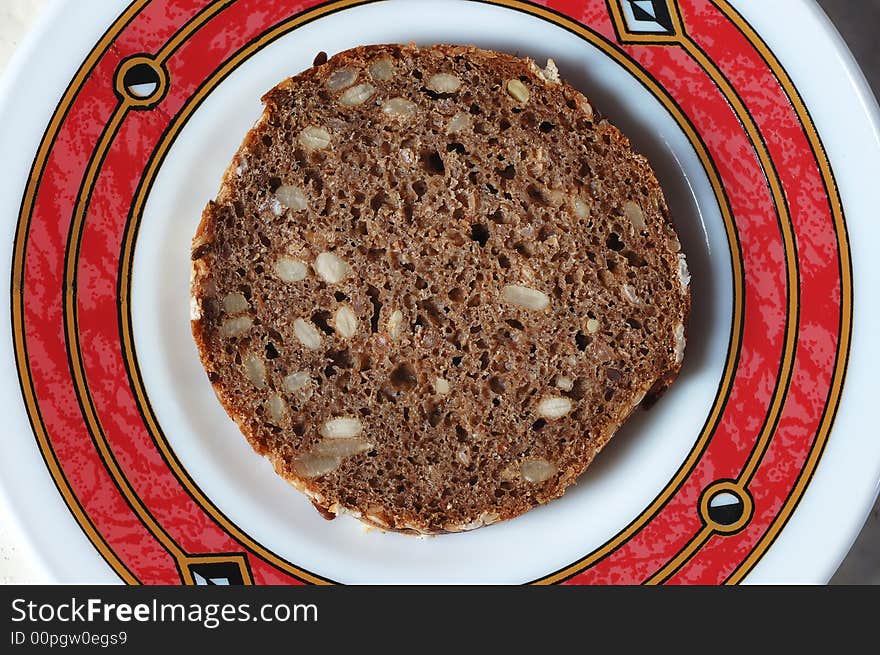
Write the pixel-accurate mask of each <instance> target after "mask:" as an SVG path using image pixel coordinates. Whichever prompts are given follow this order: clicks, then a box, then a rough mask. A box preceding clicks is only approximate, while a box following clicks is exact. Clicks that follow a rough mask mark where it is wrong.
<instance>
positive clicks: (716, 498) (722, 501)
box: [709, 491, 745, 525]
mask: <svg viewBox="0 0 880 655" xmlns="http://www.w3.org/2000/svg"><path fill="white" fill-rule="evenodd" d="M744 510H745V505H744V504H743V501H742V498H740V497H739V496H738V495H736V494H734V493H731V492H730V491H719V492H718V493H716V494H713V496H712V497H711V498H710V499H709V518H710V519H712V520H713V521H715V523H718V524H719V525H733V524H734V523H736V522H737V521H739V520H740V519H741V518H742V515H743V511H744Z"/></svg>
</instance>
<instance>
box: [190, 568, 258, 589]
mask: <svg viewBox="0 0 880 655" xmlns="http://www.w3.org/2000/svg"><path fill="white" fill-rule="evenodd" d="M188 566H189V571H190V573H192V578H193V580H194V581H195V583H196V584H197V585H218V586H219V585H243V584H244V579H243V578H242V576H241V567H239V565H238V564H236V563H235V562H202V563H200V564H189V565H188Z"/></svg>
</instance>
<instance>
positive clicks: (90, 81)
mask: <svg viewBox="0 0 880 655" xmlns="http://www.w3.org/2000/svg"><path fill="white" fill-rule="evenodd" d="M372 1H374V0H336V1H331V2H326V3H317V2H314V1H308V0H307V1H300V2H297V1H294V0H290V1H289V2H278V3H271V6H267V5H266V4H265V3H257V2H256V0H238V1H236V2H233V1H232V0H218V1H215V2H209V3H205V2H200V1H199V0H136V1H135V2H133V3H132V4H131V5H130V6H129V7H128V8H127V9H126V10H125V12H124V13H123V14H122V15H121V16H120V17H119V19H118V20H117V21H116V22H115V23H114V24H113V25H112V26H111V27H110V29H109V30H108V31H107V33H105V35H104V36H103V37H102V38H101V39H100V40H99V42H98V43H97V44H96V46H95V48H94V49H93V51H92V52H91V53H90V55H89V56H88V57H87V59H86V61H85V62H84V63H83V65H82V66H81V68H80V70H79V72H78V73H77V75H76V76H75V77H74V79H73V80H72V82H71V84H70V86H69V87H68V89H67V91H66V92H65V94H64V96H63V98H62V100H61V102H60V103H59V106H58V108H57V110H56V112H55V115H54V116H53V118H52V120H51V122H50V124H49V126H48V127H47V130H46V134H45V135H44V138H43V141H42V143H41V145H40V148H39V150H38V152H37V153H36V157H35V161H34V165H33V168H32V172H31V176H30V178H29V181H28V185H27V188H26V191H25V194H24V198H23V200H22V207H21V212H20V218H19V226H18V230H17V233H16V242H15V251H14V258H13V276H12V280H13V283H12V318H13V335H14V341H15V352H16V360H17V366H18V372H19V377H20V381H21V385H22V393H23V396H24V399H25V404H26V406H27V408H28V413H29V416H30V419H31V424H32V427H33V430H34V434H35V436H36V438H37V442H38V444H39V446H40V450H41V452H42V454H43V457H44V459H45V461H46V464H47V466H48V468H49V470H50V472H51V473H52V476H53V478H54V480H55V482H56V485H57V486H58V489H59V492H60V493H61V494H62V496H63V497H64V499H65V501H66V502H67V504H68V506H69V507H70V509H71V512H72V513H73V514H74V516H75V518H76V519H77V521H78V522H79V523H80V525H81V526H82V527H83V530H84V531H85V532H86V534H87V535H88V537H89V538H90V540H91V541H92V542H93V543H94V544H95V547H96V548H97V549H98V551H99V552H100V553H101V554H102V556H103V557H104V558H105V559H106V560H107V562H108V564H110V566H111V567H112V568H113V569H114V570H115V571H116V572H117V573H118V574H119V575H120V577H121V578H122V579H123V580H124V581H126V582H129V583H141V582H147V583H181V582H183V583H185V584H196V583H198V584H208V583H210V582H209V581H210V580H215V579H216V580H225V581H226V582H225V583H241V584H250V583H254V582H255V583H282V582H288V583H290V582H292V583H315V584H322V583H328V582H331V581H330V580H327V579H325V578H323V577H321V576H318V575H315V574H314V573H311V572H309V571H306V570H304V569H302V568H301V567H299V566H297V565H295V564H293V563H291V562H288V561H286V560H284V559H283V558H281V557H279V556H278V555H276V554H274V553H272V552H271V551H270V550H268V549H267V548H265V547H264V546H262V545H261V544H259V543H257V542H256V541H254V540H253V539H252V538H250V537H249V536H248V535H247V534H246V533H245V532H244V531H243V530H241V529H240V528H238V527H237V526H236V525H235V524H234V523H232V521H230V520H229V519H228V518H227V517H225V516H224V515H223V514H222V513H221V512H220V511H219V510H218V509H217V508H216V507H215V506H214V505H213V504H212V503H211V502H210V500H209V499H208V498H207V497H206V496H205V495H204V493H203V492H201V490H200V489H199V488H198V486H197V485H196V484H195V482H194V481H193V480H192V479H191V478H190V477H189V475H188V474H187V473H186V471H185V470H184V468H183V467H182V465H181V464H180V462H179V461H178V460H177V458H176V457H175V455H174V453H173V451H172V449H171V447H170V445H169V444H168V442H167V440H166V438H165V436H164V434H163V432H162V429H161V427H160V426H159V423H158V421H157V419H156V417H155V415H154V413H153V411H152V409H151V407H150V403H149V399H148V396H147V391H146V389H145V387H144V385H143V382H142V380H141V376H140V371H139V368H138V363H137V357H136V353H135V350H134V341H133V337H132V322H131V314H130V307H131V302H132V299H131V285H130V282H131V275H132V260H133V252H134V247H135V243H136V239H137V232H138V229H139V225H140V220H141V215H142V210H143V207H144V204H145V202H146V198H147V196H148V194H149V191H150V188H151V185H152V182H153V179H154V177H155V175H156V173H157V172H158V170H159V168H160V167H161V165H162V161H163V159H164V157H165V155H166V153H167V152H168V149H169V148H170V146H171V144H172V143H173V142H174V139H175V137H176V135H177V134H178V133H179V131H180V129H181V128H182V127H183V126H184V125H185V123H186V121H187V120H188V118H189V117H190V116H191V115H192V113H193V112H194V111H195V110H196V109H197V108H198V107H199V105H200V103H201V102H202V101H203V100H204V98H205V97H207V95H208V94H209V93H210V92H211V91H212V90H213V89H214V88H215V87H216V85H217V84H219V83H220V82H221V81H222V80H223V79H225V77H226V76H227V75H228V74H229V73H230V72H231V71H233V70H234V69H235V68H236V67H237V66H239V65H240V64H241V63H242V62H243V61H245V60H246V59H247V58H248V57H249V56H251V55H252V54H254V53H255V52H257V51H259V50H260V49H261V48H263V47H265V45H267V44H268V43H271V42H272V41H274V40H275V39H277V38H280V37H281V36H283V35H285V34H289V33H290V32H291V31H293V30H295V29H296V28H298V27H299V26H301V25H303V24H305V23H308V22H310V21H313V20H316V19H318V18H320V17H322V16H326V15H328V14H330V13H333V12H337V11H343V10H345V9H347V8H349V7H352V6H356V5H362V4H366V3H367V2H372ZM475 1H479V2H484V3H487V4H494V5H501V6H504V7H508V8H510V9H513V10H516V11H521V12H524V13H527V14H529V15H532V16H535V17H537V18H540V19H543V20H546V21H549V22H551V23H553V24H555V25H557V26H559V27H560V28H562V29H565V30H568V31H569V32H572V33H573V34H576V35H577V36H579V37H580V38H583V39H584V40H586V41H587V42H589V43H591V44H592V45H593V46H595V47H597V48H599V49H600V50H601V51H602V52H603V53H605V54H606V55H607V56H609V57H612V58H613V59H614V60H615V61H616V62H617V63H619V64H620V65H622V66H623V67H624V68H625V69H626V70H628V71H629V72H630V73H631V74H632V75H633V76H634V77H636V79H638V80H639V81H640V82H641V83H642V84H643V85H644V86H645V87H646V88H647V89H648V90H649V91H650V92H651V93H652V94H653V95H654V96H655V97H656V98H657V99H658V100H659V101H660V102H661V103H662V104H663V105H664V106H665V107H666V108H667V110H668V111H669V112H670V114H671V115H672V117H673V118H674V119H675V120H676V121H677V122H678V124H679V125H680V126H681V129H682V130H683V132H684V133H685V134H686V135H687V137H688V138H689V140H690V142H691V143H692V145H693V147H694V148H695V151H696V152H697V154H698V156H699V158H700V160H701V162H702V163H703V166H704V167H705V169H706V172H707V175H708V177H709V179H710V181H711V182H712V186H713V188H714V191H715V195H716V198H717V201H718V203H719V207H720V209H721V214H722V216H723V218H724V221H725V228H726V231H727V235H728V240H729V244H730V255H731V266H732V270H733V283H734V289H733V297H734V307H733V322H732V326H731V339H730V347H729V350H728V356H727V359H726V365H725V370H724V373H723V375H722V379H721V382H720V385H719V389H718V392H717V395H716V399H715V402H714V405H713V407H712V409H711V411H710V413H709V416H708V417H707V419H706V423H705V426H704V428H703V430H702V431H701V433H700V435H699V437H698V438H697V441H696V443H695V445H694V447H693V449H692V451H691V453H690V454H689V456H688V457H687V458H686V460H685V462H684V463H683V464H682V466H681V468H680V469H679V471H678V472H677V473H676V474H675V475H674V476H673V479H672V480H671V481H670V482H669V483H668V484H667V486H666V487H665V489H664V490H663V491H661V493H660V494H659V495H658V496H657V498H656V499H655V500H654V501H653V502H652V503H651V504H650V505H649V506H648V507H647V508H646V509H645V510H644V511H643V512H642V513H641V514H640V516H639V517H637V518H636V519H635V520H634V521H633V522H632V523H631V524H630V525H629V526H627V528H625V529H624V530H623V531H621V532H620V533H619V534H618V535H615V536H614V537H613V538H612V539H611V540H609V541H608V542H607V543H606V544H605V545H603V546H602V547H601V548H599V549H597V550H596V551H594V552H593V553H590V554H588V555H587V556H585V557H584V558H582V559H580V560H578V561H577V562H575V563H573V564H571V565H570V566H567V567H564V568H563V569H561V570H559V571H557V572H555V573H552V574H550V575H547V576H545V577H543V578H541V579H539V580H536V581H535V582H537V583H544V584H546V583H557V582H569V583H577V584H581V583H591V582H625V583H650V584H653V583H662V582H669V583H687V582H696V583H707V582H709V583H718V582H730V583H735V582H738V581H740V580H741V579H742V578H743V577H744V576H745V575H746V574H747V573H748V571H749V570H750V569H751V568H752V567H753V566H754V564H755V563H756V562H757V561H758V559H759V558H760V557H761V555H762V554H763V553H764V552H766V550H767V548H769V546H770V544H772V542H773V539H775V536H776V535H777V534H778V532H779V530H781V528H782V527H783V526H784V524H785V522H786V521H787V519H788V517H789V516H790V515H791V513H792V512H793V510H794V508H795V506H796V504H797V501H798V500H799V498H800V496H801V495H802V493H803V490H804V489H805V487H806V485H807V484H808V482H809V479H810V477H811V476H812V473H813V471H814V470H815V467H816V465H817V463H818V460H819V457H820V456H821V453H822V450H823V448H824V445H825V443H826V441H827V438H828V435H829V433H830V429H831V424H832V422H833V417H834V413H835V411H836V408H837V404H838V403H839V399H840V393H841V391H842V387H843V378H844V375H845V369H846V361H847V356H848V351H849V341H850V330H851V320H852V273H851V265H850V260H849V250H848V245H847V237H846V229H845V224H844V220H843V211H842V207H841V204H840V199H839V196H838V193H837V188H836V185H835V183H834V178H833V173H832V171H831V168H830V165H829V164H828V161H827V157H826V156H825V152H824V150H823V148H822V145H821V142H820V140H819V137H818V134H817V132H816V129H815V126H814V125H813V124H812V121H811V120H810V117H809V114H808V112H807V110H806V108H805V106H804V104H803V102H802V100H801V99H800V97H799V95H798V94H797V90H796V89H795V88H794V86H793V84H792V83H791V80H790V79H789V78H788V76H787V75H786V74H785V71H784V70H783V69H782V67H781V65H780V64H779V62H778V61H777V60H776V59H775V58H774V57H773V55H772V53H771V52H770V51H769V49H768V48H767V46H766V44H764V43H763V42H762V41H761V40H760V38H759V37H758V35H757V34H755V33H754V31H753V30H752V29H751V28H750V27H749V26H748V25H747V24H746V22H745V21H744V20H743V19H742V17H741V16H739V15H738V14H737V13H736V12H735V10H733V8H732V7H730V6H729V5H728V4H727V3H726V2H723V1H722V0H714V1H713V0H675V1H673V0H652V4H653V5H654V8H655V10H656V11H658V12H660V14H662V15H663V16H664V22H665V17H666V16H667V14H668V19H669V24H670V25H671V28H670V29H668V30H665V31H664V33H653V34H648V33H645V32H639V31H638V30H634V29H632V27H633V26H631V25H629V24H628V23H627V20H630V19H631V14H627V13H626V12H624V11H623V10H622V7H623V5H622V2H623V0H607V2H603V1H602V0H586V1H577V2H575V1H574V0H548V1H546V2H543V3H540V4H538V3H533V2H526V1H524V0H475ZM661 4H662V5H663V6H662V7H661V6H659V5H661ZM258 5H259V7H258ZM258 8H259V11H257V9H258ZM663 12H666V13H663ZM628 16H630V18H628ZM755 79H760V80H762V83H761V84H760V85H755V84H754V80H755ZM819 255H821V256H819ZM59 289H60V290H62V293H61V294H59V293H58V290H59ZM801 297H809V298H810V302H809V303H806V304H804V303H801V301H800V298H801Z"/></svg>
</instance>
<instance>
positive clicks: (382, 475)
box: [192, 45, 690, 534]
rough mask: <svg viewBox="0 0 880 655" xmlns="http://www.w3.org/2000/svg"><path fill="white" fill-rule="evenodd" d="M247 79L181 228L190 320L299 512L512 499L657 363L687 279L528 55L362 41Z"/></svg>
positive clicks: (579, 106) (573, 473) (401, 521)
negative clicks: (208, 198) (210, 174)
mask: <svg viewBox="0 0 880 655" xmlns="http://www.w3.org/2000/svg"><path fill="white" fill-rule="evenodd" d="M263 101H264V103H265V111H264V113H263V115H262V117H261V118H260V120H259V121H258V122H257V124H256V125H255V126H254V128H253V129H252V130H251V132H250V133H249V134H248V135H247V137H246V138H245V140H244V143H243V144H242V146H241V148H240V150H239V151H238V153H237V154H236V155H235V158H234V160H233V162H232V164H231V165H230V167H229V168H228V170H227V172H226V174H225V176H224V178H223V183H222V187H221V189H220V193H219V195H218V197H217V199H216V200H215V201H214V202H210V203H209V204H208V206H207V208H206V209H205V211H204V214H203V216H202V220H201V223H200V225H199V227H198V232H197V233H196V236H195V239H194V241H193V247H192V259H193V279H192V298H193V307H192V310H193V314H192V319H193V322H192V327H193V334H194V335H195V340H196V343H197V345H198V348H199V351H200V354H201V358H202V362H203V363H204V366H205V368H206V370H207V372H208V377H209V379H210V381H211V383H212V384H213V386H214V389H215V391H216V393H217V396H218V397H219V399H220V401H221V402H222V404H223V406H224V407H225V408H226V411H227V412H228V413H229V415H230V416H231V417H232V418H233V419H234V420H235V421H236V422H237V423H238V425H239V426H240V428H241V430H242V432H243V433H244V434H245V436H246V437H247V439H248V441H249V442H250V444H251V445H252V446H253V448H254V449H255V450H256V451H257V452H258V453H261V454H263V455H265V456H267V457H268V458H269V459H270V460H271V461H272V463H273V464H274V466H275V469H276V470H277V472H278V473H279V474H280V475H282V476H284V477H285V478H286V479H287V480H289V481H290V482H291V483H292V484H293V485H294V486H296V487H297V488H298V489H300V490H302V491H303V492H305V493H306V494H308V496H309V497H310V498H311V499H312V502H313V503H314V504H315V506H316V507H318V508H319V509H320V510H321V511H322V513H323V514H325V515H326V516H333V515H335V514H338V513H339V512H342V511H347V512H350V513H352V514H354V515H355V516H357V517H359V518H361V519H362V520H364V521H366V522H368V523H371V524H374V525H377V526H379V527H381V528H384V529H391V530H399V531H405V532H415V533H420V534H429V533H440V532H454V531H460V530H468V529H472V528H476V527H479V526H481V525H486V524H489V523H493V522H495V521H499V520H504V519H508V518H511V517H514V516H517V515H519V514H522V513H523V512H525V511H527V510H529V509H530V508H532V507H534V506H536V505H538V504H540V503H545V502H547V501H549V500H551V499H553V498H556V497H557V496H560V495H561V494H562V493H563V492H564V491H565V489H566V487H568V486H569V485H570V484H572V483H573V482H574V481H575V479H576V478H577V477H578V476H579V475H580V474H581V473H582V472H583V471H584V469H585V468H586V467H587V465H588V464H589V463H590V461H591V460H592V459H593V457H594V456H595V455H596V453H597V452H599V450H600V449H601V448H602V446H603V445H605V443H607V442H608V440H609V439H610V438H611V436H612V435H613V434H614V432H615V431H616V430H617V428H618V427H619V426H620V424H621V423H622V422H623V421H624V420H625V419H626V418H627V416H628V415H629V414H630V413H631V412H632V411H633V409H634V408H635V407H636V406H637V405H639V404H640V403H641V402H642V401H643V399H645V398H646V395H652V396H653V395H656V394H657V393H659V392H660V391H662V389H663V388H665V387H666V386H667V385H669V384H670V383H671V382H672V380H673V379H674V377H675V375H676V374H677V372H678V370H679V368H680V365H681V360H682V356H683V354H684V339H685V336H684V326H685V324H686V320H687V314H688V310H689V305H690V296H689V291H688V280H689V276H688V273H687V268H686V266H685V260H684V256H683V255H682V254H681V252H680V246H679V242H678V239H677V238H676V234H675V231H674V230H673V227H672V224H671V222H670V219H669V213H668V210H667V207H666V203H665V201H664V199H663V194H662V192H661V190H660V187H659V185H658V183H657V180H656V178H655V176H654V174H653V172H652V171H651V168H650V166H649V165H648V163H647V161H646V160H645V159H644V158H643V157H641V156H640V155H638V154H636V153H634V152H633V151H632V150H631V149H630V145H629V141H628V140H627V139H626V137H624V136H623V135H622V134H621V133H620V132H619V131H618V130H617V129H616V128H615V127H613V126H612V125H611V124H610V123H608V122H607V121H606V120H604V119H602V118H601V117H600V116H599V115H598V114H597V113H596V112H595V111H594V109H593V108H592V107H591V106H590V104H589V102H588V101H587V100H586V99H585V98H584V96H582V95H581V94H580V93H579V92H578V91H576V90H575V89H573V88H572V87H570V86H568V85H567V84H565V83H563V82H561V81H560V80H559V78H558V74H557V71H556V67H555V66H554V65H553V63H552V62H548V66H547V68H545V69H543V70H542V69H540V68H538V67H537V66H536V65H535V64H534V63H533V62H531V61H529V60H522V59H518V58H516V57H513V56H510V55H506V54H502V53H497V52H490V51H486V50H479V49H477V48H473V47H459V46H435V47H428V48H416V47H415V46H400V45H384V46H370V47H362V48H356V49H354V50H350V51H347V52H343V53H341V54H339V55H337V56H335V57H333V58H332V59H330V60H329V61H327V62H326V63H323V64H320V65H316V66H315V67H313V68H311V69H309V70H307V71H305V72H304V73H302V74H300V75H297V76H296V77H294V78H291V79H289V80H287V81H285V82H283V83H281V84H280V85H278V86H277V87H276V88H274V89H272V90H271V91H269V92H268V93H267V94H266V95H265V96H264V98H263Z"/></svg>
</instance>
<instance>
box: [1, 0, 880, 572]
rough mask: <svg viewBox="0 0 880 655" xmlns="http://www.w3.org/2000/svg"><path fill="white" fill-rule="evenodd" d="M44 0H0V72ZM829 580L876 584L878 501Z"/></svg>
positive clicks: (13, 539) (4, 522) (7, 532)
mask: <svg viewBox="0 0 880 655" xmlns="http://www.w3.org/2000/svg"><path fill="white" fill-rule="evenodd" d="M78 1H83V0H78ZM47 2H48V0H0V73H2V72H3V70H4V69H5V68H6V64H7V62H8V61H9V58H10V57H11V56H12V53H13V52H14V51H15V49H16V47H18V45H19V43H21V41H22V39H23V38H24V36H25V34H26V33H27V30H28V29H29V28H30V26H31V24H32V23H33V21H34V19H35V18H36V17H37V15H39V13H40V12H41V11H42V9H43V8H44V6H45V5H46V4H47ZM853 4H855V3H853ZM846 36H847V35H846V34H844V37H846ZM6 512H7V510H6V508H4V507H2V506H0V584H13V583H46V582H51V580H49V579H48V578H47V577H46V576H45V574H44V573H43V572H41V571H40V570H39V568H38V567H37V566H36V564H35V562H34V560H33V558H32V555H31V554H30V552H29V549H28V547H27V546H26V545H24V541H23V539H22V537H21V535H20V534H19V532H18V529H17V528H16V527H15V525H14V524H12V523H11V522H10V520H9V516H8V515H7V513H6ZM832 583H836V584H880V501H878V503H877V504H876V505H875V506H874V510H873V511H872V512H871V516H870V518H869V519H868V522H867V524H866V525H865V527H864V529H863V530H862V533H861V535H860V536H859V538H858V540H857V541H856V543H855V545H854V546H853V548H852V550H851V551H850V553H849V555H848V556H847V558H846V560H844V562H843V564H842V565H841V567H840V569H838V571H837V573H836V574H835V576H834V578H833V579H832Z"/></svg>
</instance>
